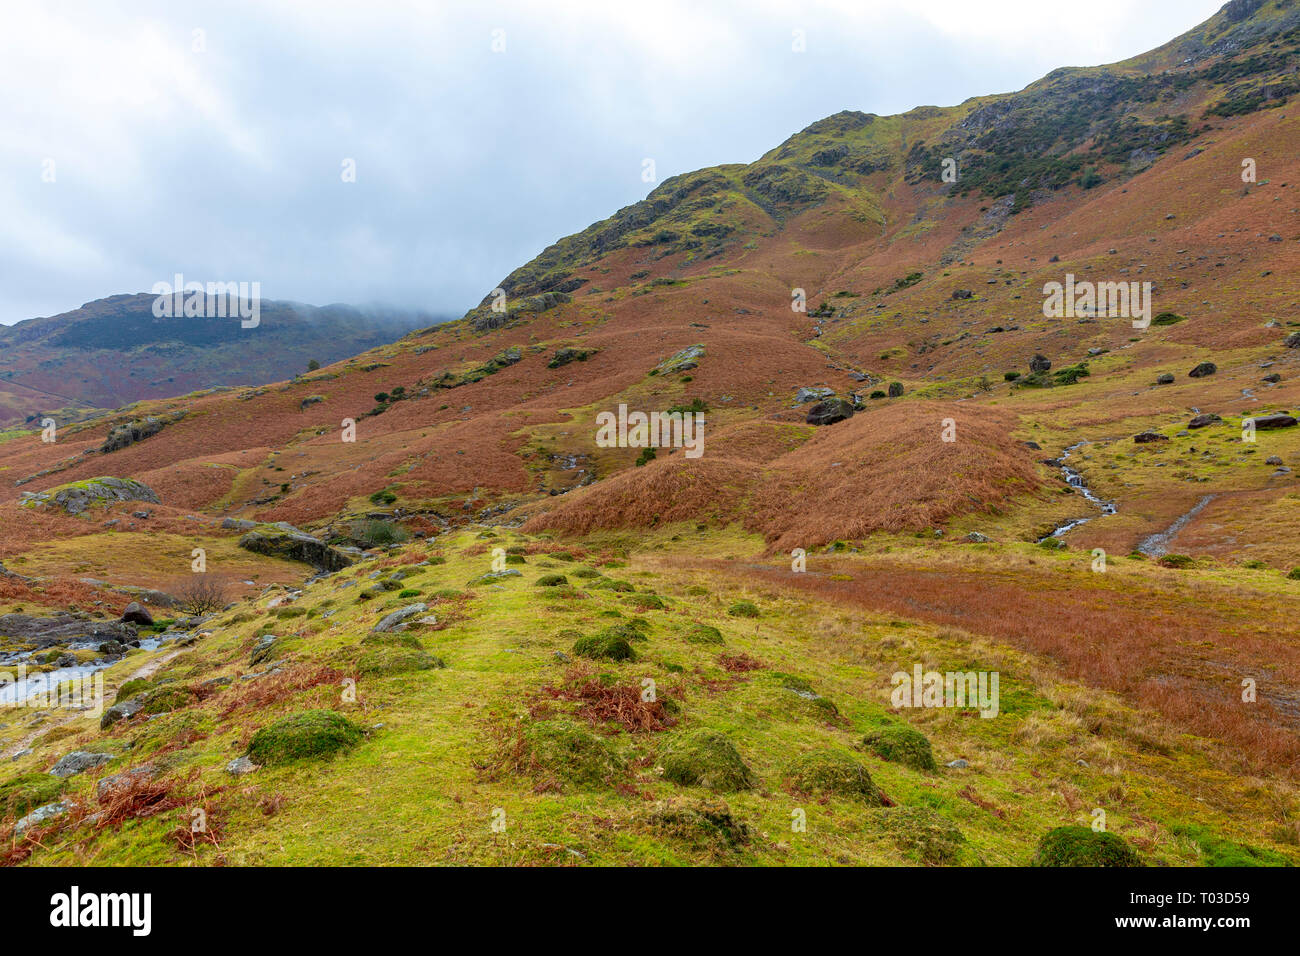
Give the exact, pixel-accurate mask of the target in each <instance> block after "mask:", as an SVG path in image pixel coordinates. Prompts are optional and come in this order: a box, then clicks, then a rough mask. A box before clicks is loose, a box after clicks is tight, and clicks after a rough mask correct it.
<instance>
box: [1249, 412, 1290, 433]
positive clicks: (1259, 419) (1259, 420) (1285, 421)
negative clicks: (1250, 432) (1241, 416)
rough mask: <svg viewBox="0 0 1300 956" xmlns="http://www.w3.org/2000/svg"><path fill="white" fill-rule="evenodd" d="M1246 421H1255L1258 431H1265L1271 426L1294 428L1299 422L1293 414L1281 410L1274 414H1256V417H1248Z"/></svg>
mask: <svg viewBox="0 0 1300 956" xmlns="http://www.w3.org/2000/svg"><path fill="white" fill-rule="evenodd" d="M1246 421H1253V422H1254V423H1255V430H1256V431H1264V430H1267V429H1270V428H1292V427H1294V426H1295V425H1296V424H1297V419H1296V418H1295V417H1294V416H1292V415H1284V414H1282V413H1281V412H1279V413H1277V414H1274V415H1256V416H1255V417H1254V418H1248V419H1246Z"/></svg>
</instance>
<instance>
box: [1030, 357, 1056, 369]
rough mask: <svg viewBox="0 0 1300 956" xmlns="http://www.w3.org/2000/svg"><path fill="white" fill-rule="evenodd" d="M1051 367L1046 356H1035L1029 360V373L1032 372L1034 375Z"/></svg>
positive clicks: (1050, 362)
mask: <svg viewBox="0 0 1300 956" xmlns="http://www.w3.org/2000/svg"><path fill="white" fill-rule="evenodd" d="M1051 367H1052V361H1051V359H1049V358H1048V357H1047V356H1046V355H1038V354H1035V355H1034V357H1033V358H1031V359H1030V360H1029V371H1031V372H1034V373H1035V374H1036V373H1038V372H1046V371H1047V370H1048V369H1050V368H1051Z"/></svg>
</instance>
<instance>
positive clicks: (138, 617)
mask: <svg viewBox="0 0 1300 956" xmlns="http://www.w3.org/2000/svg"><path fill="white" fill-rule="evenodd" d="M122 623H123V624H141V625H143V626H144V627H152V626H153V615H152V614H150V613H149V612H148V611H146V610H145V609H144V608H143V607H141V606H140V605H139V604H137V603H136V602H135V601H132V602H131V603H130V604H128V605H127V606H126V610H125V611H123V612H122Z"/></svg>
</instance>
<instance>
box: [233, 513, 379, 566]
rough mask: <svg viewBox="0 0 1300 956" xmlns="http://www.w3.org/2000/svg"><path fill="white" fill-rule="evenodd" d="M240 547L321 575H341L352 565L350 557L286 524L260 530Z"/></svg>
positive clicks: (244, 540)
mask: <svg viewBox="0 0 1300 956" xmlns="http://www.w3.org/2000/svg"><path fill="white" fill-rule="evenodd" d="M239 546H240V547H241V548H243V549H244V550H245V551H252V552H253V553H254V554H264V555H266V556H267V557H271V558H281V559H283V560H285V561H301V562H302V563H303V564H310V565H311V566H312V567H314V568H319V569H320V570H322V571H342V570H343V569H344V568H346V567H348V566H349V565H351V564H352V563H353V561H352V558H351V557H349V556H348V555H346V554H344V553H343V552H342V551H339V550H338V549H337V548H332V547H330V546H329V545H328V544H326V543H325V542H324V541H321V540H320V539H319V538H313V537H312V536H311V535H309V534H306V533H305V532H302V531H299V530H298V529H297V528H295V527H293V526H292V525H287V524H283V523H281V524H275V525H262V526H259V527H258V529H257V530H256V531H250V532H248V534H246V535H244V536H243V537H242V538H240V539H239Z"/></svg>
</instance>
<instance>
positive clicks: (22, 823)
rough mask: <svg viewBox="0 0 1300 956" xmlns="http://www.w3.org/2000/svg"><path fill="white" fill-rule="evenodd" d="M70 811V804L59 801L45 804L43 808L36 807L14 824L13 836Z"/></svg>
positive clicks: (65, 801)
mask: <svg viewBox="0 0 1300 956" xmlns="http://www.w3.org/2000/svg"><path fill="white" fill-rule="evenodd" d="M71 809H72V804H71V803H70V802H69V801H67V800H60V801H59V802H58V803H47V804H46V805H45V806H43V807H37V808H36V809H35V810H33V811H32V812H31V813H29V814H27V816H25V817H23V818H22V819H21V820H19V821H18V822H17V823H15V824H14V834H15V835H17V834H19V833H22V832H23V831H24V830H26V829H27V828H28V827H31V826H35V825H36V824H38V823H44V822H45V821H46V820H52V819H53V818H54V817H58V816H62V815H63V814H65V813H67V812H68V811H69V810H71Z"/></svg>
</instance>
